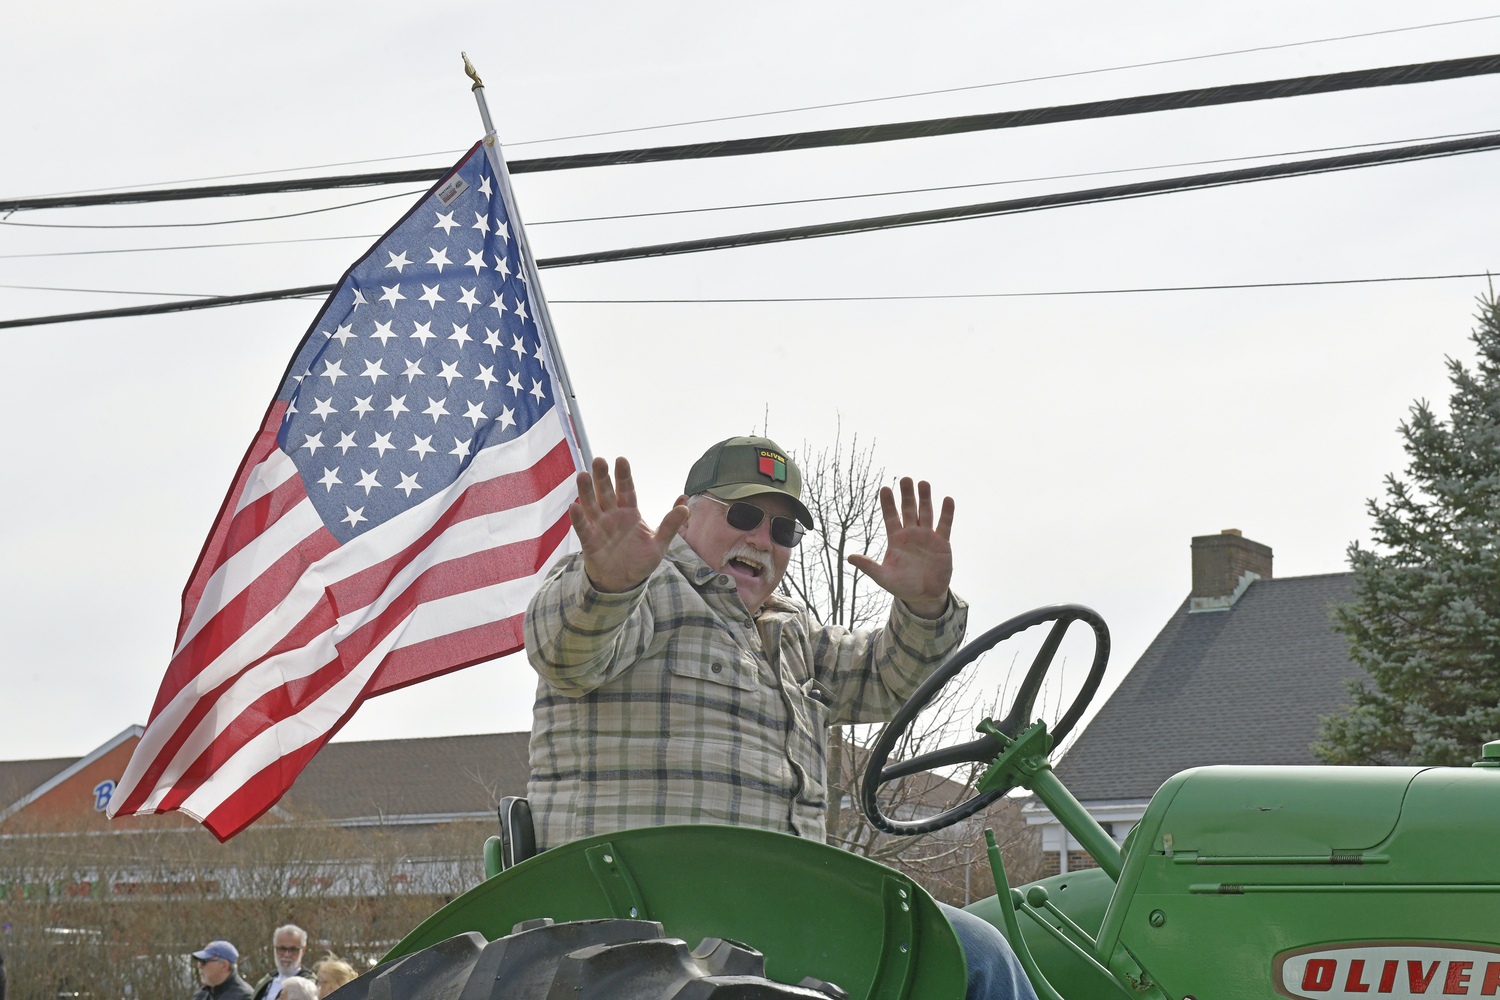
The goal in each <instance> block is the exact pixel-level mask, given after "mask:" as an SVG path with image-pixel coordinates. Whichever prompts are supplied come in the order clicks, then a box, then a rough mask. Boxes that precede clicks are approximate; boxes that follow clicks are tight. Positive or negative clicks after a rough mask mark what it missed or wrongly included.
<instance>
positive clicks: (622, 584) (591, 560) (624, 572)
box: [568, 456, 926, 593]
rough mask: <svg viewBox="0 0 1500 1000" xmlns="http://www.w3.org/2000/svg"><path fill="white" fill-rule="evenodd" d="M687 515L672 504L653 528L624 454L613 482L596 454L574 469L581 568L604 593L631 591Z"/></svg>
mask: <svg viewBox="0 0 1500 1000" xmlns="http://www.w3.org/2000/svg"><path fill="white" fill-rule="evenodd" d="M616 484H618V486H617V485H616ZM923 485H926V484H925V483H924V484H923ZM687 516H688V509H687V507H686V506H684V505H678V506H676V507H673V508H672V509H671V510H670V511H668V512H667V516H666V517H664V518H662V520H661V525H660V526H659V527H658V528H657V529H656V530H655V531H652V530H651V526H650V525H648V524H647V523H646V522H645V521H643V520H641V514H640V511H639V510H637V509H636V505H635V480H633V479H631V478H630V463H629V462H628V461H626V460H625V458H624V457H623V456H622V457H620V458H617V459H615V482H610V478H609V462H608V461H607V460H606V459H604V458H598V457H596V458H595V459H594V474H593V475H592V476H590V475H589V474H588V473H587V472H580V473H579V474H578V502H577V503H573V504H569V505H568V518H569V520H571V521H572V522H573V530H574V531H575V532H577V533H578V541H579V542H580V543H581V544H582V545H583V566H584V569H585V570H587V571H588V574H589V579H590V580H591V581H593V584H594V587H595V588H596V589H598V590H602V591H605V592H608V593H620V592H622V591H626V590H630V589H632V588H634V587H635V586H636V585H637V584H639V583H640V582H641V581H643V580H645V579H646V577H648V576H650V575H651V573H652V571H653V570H655V569H656V567H657V566H659V565H660V564H661V560H662V556H664V555H666V552H667V546H669V545H671V544H672V539H673V538H675V537H677V530H678V529H679V528H681V527H682V524H683V522H684V521H686V520H687Z"/></svg>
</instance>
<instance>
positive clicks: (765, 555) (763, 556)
mask: <svg viewBox="0 0 1500 1000" xmlns="http://www.w3.org/2000/svg"><path fill="white" fill-rule="evenodd" d="M731 559H738V560H740V561H741V562H747V563H750V564H752V565H754V566H757V567H759V568H760V571H761V573H762V574H766V573H772V572H774V571H775V566H774V565H773V564H772V562H771V553H769V552H763V551H761V550H760V549H757V548H755V547H753V546H752V545H751V544H750V543H749V542H740V543H739V544H738V545H735V546H734V547H733V548H731V549H730V550H729V551H728V552H726V553H724V566H728V565H729V560H731ZM723 568H724V567H723V566H721V567H720V569H723Z"/></svg>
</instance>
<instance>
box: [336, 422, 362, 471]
mask: <svg viewBox="0 0 1500 1000" xmlns="http://www.w3.org/2000/svg"><path fill="white" fill-rule="evenodd" d="M334 447H335V448H337V449H338V450H339V454H340V455H347V454H349V449H350V448H358V447H359V442H358V441H356V440H354V432H353V431H339V443H338V444H336V445H334ZM334 471H335V472H337V471H338V470H337V469H335V470H334Z"/></svg>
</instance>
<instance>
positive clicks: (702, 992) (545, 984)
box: [338, 917, 849, 1000]
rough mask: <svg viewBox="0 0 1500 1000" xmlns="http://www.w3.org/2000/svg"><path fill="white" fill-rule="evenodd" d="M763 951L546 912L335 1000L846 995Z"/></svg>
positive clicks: (632, 923) (412, 958)
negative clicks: (775, 975) (780, 978)
mask: <svg viewBox="0 0 1500 1000" xmlns="http://www.w3.org/2000/svg"><path fill="white" fill-rule="evenodd" d="M765 971H766V962H765V956H763V955H762V954H761V953H760V952H758V951H756V950H755V949H754V948H751V947H748V946H746V945H742V944H739V943H737V942H734V941H725V940H721V939H719V938H705V939H704V940H703V941H702V942H701V943H700V944H699V945H698V947H697V948H694V949H691V950H689V948H688V946H687V942H685V941H682V940H681V939H679V938H669V937H666V936H665V935H664V933H663V930H662V925H661V924H659V923H657V922H655V921H651V920H575V921H572V922H570V923H562V924H557V923H553V922H552V921H551V920H550V919H548V918H545V917H544V918H542V919H540V920H527V921H525V922H523V923H519V924H517V925H516V926H515V927H514V928H513V929H512V931H511V933H510V934H508V935H506V936H505V937H502V938H496V939H495V940H493V941H488V942H487V941H485V939H484V935H482V934H479V933H476V932H473V931H471V932H469V933H467V934H458V935H455V936H454V937H451V938H448V939H447V940H446V941H439V942H438V943H437V944H435V945H432V946H431V947H429V948H424V949H423V950H421V951H418V952H414V953H413V954H410V955H406V956H404V957H402V958H398V959H395V960H394V961H391V962H387V963H385V964H383V965H378V966H376V967H375V968H373V969H371V970H370V971H369V972H367V973H365V974H364V975H362V976H360V977H359V978H358V979H356V980H354V981H353V982H351V983H347V984H345V985H344V986H342V987H340V988H339V991H338V992H340V993H342V994H343V995H342V996H340V997H339V998H338V1000H789V998H802V1000H848V996H849V994H848V993H846V992H844V991H843V990H842V989H840V988H839V987H837V986H835V985H833V984H832V983H824V982H818V981H816V980H813V979H804V980H803V981H802V983H801V984H799V985H797V986H788V985H787V984H785V983H778V982H775V981H774V980H770V979H767V978H765Z"/></svg>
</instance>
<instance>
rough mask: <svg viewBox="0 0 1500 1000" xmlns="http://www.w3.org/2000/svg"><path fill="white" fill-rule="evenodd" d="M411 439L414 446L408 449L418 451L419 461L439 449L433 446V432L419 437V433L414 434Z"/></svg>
mask: <svg viewBox="0 0 1500 1000" xmlns="http://www.w3.org/2000/svg"><path fill="white" fill-rule="evenodd" d="M411 439H412V446H411V447H410V448H408V449H406V450H407V451H414V452H416V453H417V461H418V462H421V461H423V460H424V459H426V458H427V456H428V455H430V454H432V453H433V452H435V451H437V449H436V448H434V447H433V446H432V435H431V434H429V435H427V436H426V437H417V435H415V434H413V435H412V436H411ZM397 489H400V487H397Z"/></svg>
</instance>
